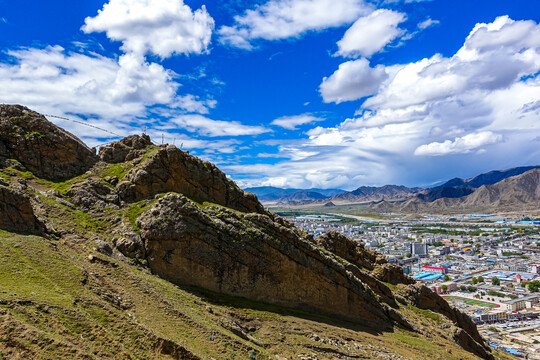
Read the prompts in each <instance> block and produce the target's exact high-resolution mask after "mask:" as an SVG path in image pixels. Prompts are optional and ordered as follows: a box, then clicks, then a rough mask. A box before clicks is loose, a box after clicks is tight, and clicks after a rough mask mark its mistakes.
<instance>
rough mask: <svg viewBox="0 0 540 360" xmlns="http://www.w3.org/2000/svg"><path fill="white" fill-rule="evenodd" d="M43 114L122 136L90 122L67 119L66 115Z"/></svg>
mask: <svg viewBox="0 0 540 360" xmlns="http://www.w3.org/2000/svg"><path fill="white" fill-rule="evenodd" d="M41 115H43V116H48V117H52V118H56V119H61V120H67V121H72V122H74V123H77V124H81V125H84V126H88V127H91V128H94V129H98V130H101V131H104V132H106V133H109V134H111V135H114V136H116V137H122V135H118V134H116V133H114V132H112V131H109V130H106V129H103V128H100V127H99V126H95V125H92V124H87V123H85V122H82V121H79V120H73V119H68V118H66V117H62V116H56V115H48V114H41Z"/></svg>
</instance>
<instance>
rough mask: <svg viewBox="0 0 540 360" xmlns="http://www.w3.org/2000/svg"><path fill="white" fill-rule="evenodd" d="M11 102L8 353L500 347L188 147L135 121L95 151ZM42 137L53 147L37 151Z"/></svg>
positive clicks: (351, 352) (2, 297)
mask: <svg viewBox="0 0 540 360" xmlns="http://www.w3.org/2000/svg"><path fill="white" fill-rule="evenodd" d="M0 114H2V116H1V117H0V157H2V158H3V159H4V161H3V163H2V165H1V167H0V178H1V179H2V182H1V184H0V194H2V195H1V196H0V209H2V210H3V211H2V212H1V213H0V228H1V229H2V230H0V257H1V258H2V262H1V263H0V283H1V284H2V288H1V291H0V339H2V341H0V355H1V357H2V358H6V359H21V358H25V359H34V358H55V359H79V358H80V359H93V358H99V359H133V358H148V359H218V358H228V359H245V358H253V357H255V358H257V359H271V358H272V359H293V358H294V359H296V358H299V357H300V358H305V359H308V358H310V359H335V358H344V359H346V358H373V359H417V358H424V359H431V358H434V357H435V356H437V354H452V356H455V357H458V358H463V359H474V358H482V359H491V358H493V355H492V352H491V350H490V348H489V347H488V346H487V344H486V343H485V341H484V340H483V339H482V338H481V336H480V335H479V333H478V331H477V329H476V327H475V325H474V324H473V322H472V321H471V320H470V319H469V318H468V317H467V316H466V315H464V314H462V313H461V312H459V310H457V309H455V308H452V307H451V306H450V305H448V304H447V303H446V302H445V301H444V300H443V299H442V298H440V297H439V296H438V295H436V294H435V293H433V292H432V291H431V290H429V289H428V288H426V287H424V286H422V285H417V284H414V281H413V280H412V279H411V278H409V277H408V276H406V275H404V274H403V272H402V271H401V268H400V267H398V266H396V265H393V264H390V263H388V262H387V261H386V260H385V259H384V257H383V256H382V255H379V254H377V253H375V252H373V251H371V250H368V249H366V248H364V246H363V245H362V244H360V243H357V242H355V241H353V240H351V239H348V238H346V237H345V236H343V235H340V234H338V233H335V232H331V233H328V234H326V235H324V236H322V237H319V238H317V239H314V238H313V237H312V236H310V235H309V234H306V233H304V232H302V231H301V230H299V229H297V228H295V227H294V226H293V225H292V224H291V223H289V222H287V221H286V220H284V219H282V218H280V217H279V216H277V215H274V214H272V213H270V212H268V211H266V210H265V209H264V208H263V206H262V205H261V204H260V203H259V202H258V200H257V198H256V196H255V195H253V194H250V193H246V192H244V191H242V190H241V189H240V188H238V186H236V184H235V183H234V182H232V181H231V180H229V179H228V178H227V177H226V176H225V174H224V173H223V172H221V171H220V170H219V169H217V168H216V167H215V166H214V165H213V164H211V163H208V162H205V161H202V160H200V159H199V158H197V157H194V156H192V155H190V154H189V153H188V152H187V151H183V150H180V149H178V148H176V147H174V146H171V145H161V146H156V145H153V144H152V143H151V142H150V139H149V138H148V137H146V136H145V135H141V136H139V135H133V136H130V137H128V138H125V139H123V140H121V141H119V142H114V143H112V144H110V145H107V146H104V147H102V148H101V149H100V151H99V156H98V155H95V154H93V153H92V152H91V151H90V153H89V149H88V147H86V146H82V145H81V144H82V142H80V140H78V139H77V138H75V137H74V136H73V135H72V134H69V133H67V132H65V131H63V130H59V128H57V127H56V126H55V125H53V124H51V123H50V122H48V121H47V120H46V119H45V118H44V117H43V116H41V115H40V114H38V113H36V112H33V111H31V110H29V109H27V108H24V107H22V106H13V105H0ZM14 124H17V127H18V128H17V131H16V132H11V131H9V129H12V126H13V125H14ZM26 124H32V126H28V127H27V126H26ZM36 124H37V125H36ZM2 129H3V130H2ZM36 129H39V130H36ZM40 131H41V132H40ZM51 138H54V139H55V141H54V142H52V141H50V139H51ZM70 141H74V143H72V144H74V145H69V146H66V144H68V143H69V142H70ZM34 147H37V148H38V149H41V148H44V147H46V148H47V149H48V152H50V154H46V155H45V154H44V155H43V156H44V157H43V159H45V158H46V159H47V160H49V159H53V160H54V161H55V163H54V164H49V165H47V167H43V166H41V167H40V166H38V165H36V164H39V161H38V162H37V163H36V162H34V161H29V162H27V161H26V159H27V158H28V157H29V154H32V153H33V150H32V149H33V148H34ZM36 154H41V153H40V152H39V151H37V152H36ZM36 156H37V155H36ZM40 159H41V158H40ZM43 159H41V160H43ZM79 162H80V163H79ZM46 168H47V169H49V168H50V169H53V170H51V171H49V170H44V169H46ZM55 169H59V170H58V173H57V172H56V171H57V170H55ZM56 174H57V175H58V178H61V179H62V181H60V180H52V179H53V178H55V176H56ZM4 209H7V210H6V211H4ZM30 234H33V235H30ZM427 315H429V316H427ZM317 333H318V334H317ZM411 339H413V340H411ZM411 344H412V345H411ZM443 358H445V357H444V356H443Z"/></svg>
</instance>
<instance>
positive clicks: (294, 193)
mask: <svg viewBox="0 0 540 360" xmlns="http://www.w3.org/2000/svg"><path fill="white" fill-rule="evenodd" d="M245 190H246V191H248V192H250V193H253V194H255V195H257V197H258V198H259V200H261V201H262V202H287V201H295V200H319V199H325V198H329V197H332V196H334V195H337V194H341V193H344V192H345V190H341V189H283V188H278V187H273V186H260V187H252V188H247V189H245Z"/></svg>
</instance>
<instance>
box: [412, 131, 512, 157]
mask: <svg viewBox="0 0 540 360" xmlns="http://www.w3.org/2000/svg"><path fill="white" fill-rule="evenodd" d="M502 139H503V137H502V135H500V134H494V133H492V132H491V131H483V132H479V133H474V134H468V135H465V136H463V137H460V138H455V139H454V140H453V141H451V140H446V141H444V142H432V143H430V144H426V145H421V146H419V147H418V148H416V150H415V151H414V155H417V156H442V155H449V154H467V153H469V152H471V150H474V149H477V148H479V147H482V146H485V145H491V144H496V143H498V142H501V141H502Z"/></svg>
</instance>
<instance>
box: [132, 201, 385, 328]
mask: <svg viewBox="0 0 540 360" xmlns="http://www.w3.org/2000/svg"><path fill="white" fill-rule="evenodd" d="M137 225H138V226H139V227H140V229H141V231H142V238H143V240H144V242H145V247H146V254H147V260H148V263H149V266H150V268H151V269H152V271H153V272H155V273H157V274H159V275H160V276H162V277H164V278H166V279H169V280H170V281H172V282H175V283H178V284H187V285H195V286H200V287H203V288H206V289H210V290H213V291H217V292H222V293H226V294H230V295H235V296H242V297H246V298H249V299H252V300H257V301H264V302H266V303H271V304H276V305H282V306H287V307H293V308H300V309H304V310H308V311H314V312H317V313H324V314H330V315H335V316H339V317H341V318H345V319H349V320H354V321H368V322H371V323H373V324H377V323H379V326H389V325H390V324H391V321H390V319H389V318H388V317H389V315H388V312H389V310H388V309H387V308H386V307H385V306H384V305H383V304H381V303H380V302H379V301H378V299H377V298H376V296H374V295H373V293H372V291H370V288H369V287H368V286H366V285H365V284H364V283H363V282H362V281H360V280H359V279H358V278H357V277H355V276H354V275H353V273H351V272H350V271H347V269H346V268H345V266H344V265H343V264H341V263H340V262H338V261H336V260H335V259H334V258H333V257H330V256H326V255H325V254H324V253H323V252H322V251H321V250H320V249H319V248H317V247H316V246H315V245H314V244H313V243H312V241H311V239H310V238H309V237H308V236H307V235H305V234H304V233H302V232H300V231H299V230H297V229H296V228H295V227H293V226H292V225H291V224H289V223H287V222H285V221H283V220H282V219H281V218H279V217H272V216H270V215H264V214H257V213H250V214H247V213H240V212H235V211H231V210H228V209H226V208H223V207H219V206H209V207H206V208H201V207H200V206H198V205H196V204H195V203H193V202H191V201H190V200H188V199H187V198H186V197H184V196H182V195H177V194H167V195H166V196H165V197H163V198H162V199H160V200H159V201H158V202H157V203H156V204H155V205H153V206H152V207H151V208H149V209H148V210H146V211H145V212H144V213H143V214H142V215H141V217H139V219H138V221H137Z"/></svg>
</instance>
